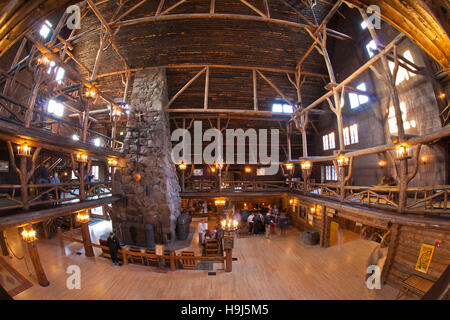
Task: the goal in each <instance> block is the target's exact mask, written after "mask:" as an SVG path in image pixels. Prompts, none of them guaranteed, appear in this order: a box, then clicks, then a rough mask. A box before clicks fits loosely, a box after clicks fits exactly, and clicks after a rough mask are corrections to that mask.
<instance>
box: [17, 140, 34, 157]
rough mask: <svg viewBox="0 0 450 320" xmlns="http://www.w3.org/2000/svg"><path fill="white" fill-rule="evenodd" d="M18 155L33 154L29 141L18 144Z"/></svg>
mask: <svg viewBox="0 0 450 320" xmlns="http://www.w3.org/2000/svg"><path fill="white" fill-rule="evenodd" d="M17 155H18V156H21V157H30V156H31V147H30V146H29V145H28V144H27V143H22V144H20V145H18V146H17Z"/></svg>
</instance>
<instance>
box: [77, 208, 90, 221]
mask: <svg viewBox="0 0 450 320" xmlns="http://www.w3.org/2000/svg"><path fill="white" fill-rule="evenodd" d="M90 218H91V217H90V216H89V213H88V212H87V211H85V212H84V213H82V212H79V213H78V214H77V218H76V219H77V222H79V223H88V222H89V221H90V220H91V219H90Z"/></svg>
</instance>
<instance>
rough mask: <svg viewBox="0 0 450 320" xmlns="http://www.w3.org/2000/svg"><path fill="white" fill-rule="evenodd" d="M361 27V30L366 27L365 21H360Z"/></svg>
mask: <svg viewBox="0 0 450 320" xmlns="http://www.w3.org/2000/svg"><path fill="white" fill-rule="evenodd" d="M361 29H363V30H365V29H367V22H365V21H363V22H361Z"/></svg>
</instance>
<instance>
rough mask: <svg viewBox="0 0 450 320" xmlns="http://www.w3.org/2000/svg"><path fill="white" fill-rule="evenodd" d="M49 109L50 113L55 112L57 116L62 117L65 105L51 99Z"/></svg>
mask: <svg viewBox="0 0 450 320" xmlns="http://www.w3.org/2000/svg"><path fill="white" fill-rule="evenodd" d="M47 111H48V113H53V114H54V115H55V116H58V117H62V116H63V114H64V105H63V104H62V103H60V102H57V101H55V100H49V102H48V106H47Z"/></svg>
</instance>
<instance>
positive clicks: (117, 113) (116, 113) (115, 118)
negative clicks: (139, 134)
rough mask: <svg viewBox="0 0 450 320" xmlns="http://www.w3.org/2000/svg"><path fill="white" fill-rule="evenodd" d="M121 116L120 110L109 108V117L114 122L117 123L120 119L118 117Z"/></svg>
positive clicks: (115, 107)
mask: <svg viewBox="0 0 450 320" xmlns="http://www.w3.org/2000/svg"><path fill="white" fill-rule="evenodd" d="M121 115H122V110H120V108H119V107H117V106H113V107H112V108H111V117H112V119H113V121H114V122H116V121H118V120H119V119H120V116H121Z"/></svg>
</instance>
